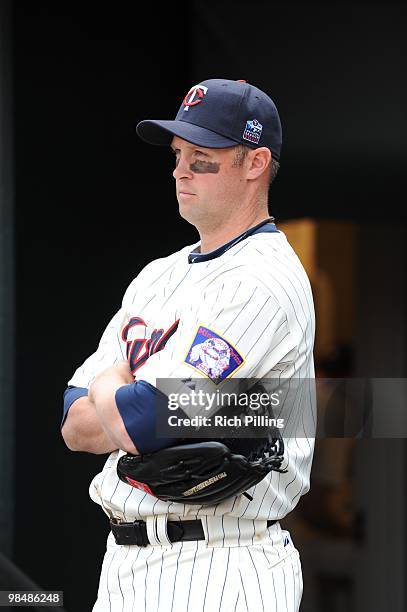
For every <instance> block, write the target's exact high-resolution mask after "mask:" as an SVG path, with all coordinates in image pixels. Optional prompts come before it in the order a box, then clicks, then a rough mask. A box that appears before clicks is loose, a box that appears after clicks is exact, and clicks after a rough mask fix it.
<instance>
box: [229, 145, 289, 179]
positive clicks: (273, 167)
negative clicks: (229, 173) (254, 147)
mask: <svg viewBox="0 0 407 612" xmlns="http://www.w3.org/2000/svg"><path fill="white" fill-rule="evenodd" d="M249 151H251V149H250V147H246V145H242V144H239V145H237V146H236V147H235V157H234V160H233V162H232V165H233V166H234V167H238V166H242V165H243V162H244V159H245V157H246V155H247V154H248V152H249ZM279 169H280V164H279V162H278V161H277V160H275V159H274V158H273V157H272V158H271V164H270V168H269V179H268V182H269V187H270V185H271V183H272V182H273V181H274V179H275V178H276V176H277V172H278V171H279Z"/></svg>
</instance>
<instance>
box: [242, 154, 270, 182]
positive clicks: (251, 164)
mask: <svg viewBox="0 0 407 612" xmlns="http://www.w3.org/2000/svg"><path fill="white" fill-rule="evenodd" d="M247 157H248V159H247V161H248V170H247V175H246V176H247V178H248V179H249V180H254V179H257V178H258V177H259V176H261V175H262V174H263V173H264V172H266V171H267V168H268V167H269V166H270V164H271V152H270V149H268V148H267V147H259V148H258V149H252V150H251V151H249V153H248V155H247Z"/></svg>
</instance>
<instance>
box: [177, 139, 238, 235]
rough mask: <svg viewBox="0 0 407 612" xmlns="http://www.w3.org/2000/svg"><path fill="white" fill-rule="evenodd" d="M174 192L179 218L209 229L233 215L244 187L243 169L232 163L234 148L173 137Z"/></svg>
mask: <svg viewBox="0 0 407 612" xmlns="http://www.w3.org/2000/svg"><path fill="white" fill-rule="evenodd" d="M171 148H172V150H173V151H174V154H175V170H174V172H173V176H174V178H175V181H176V193H177V200H178V204H179V211H180V214H181V216H182V217H183V218H184V219H186V220H187V221H189V223H192V225H195V226H196V227H197V228H198V229H199V228H200V227H202V228H205V229H207V230H208V229H210V228H211V227H217V226H219V224H221V223H222V222H223V221H227V220H228V219H230V215H232V214H236V210H237V208H238V207H237V204H236V203H237V202H239V201H240V194H241V193H242V190H243V188H244V166H242V165H238V164H236V163H234V161H235V156H236V151H235V147H230V148H227V149H208V148H206V147H199V146H197V145H194V144H191V143H190V142H187V141H186V140H183V139H182V138H179V137H178V136H174V138H173V140H172V143H171Z"/></svg>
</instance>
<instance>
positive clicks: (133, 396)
mask: <svg viewBox="0 0 407 612" xmlns="http://www.w3.org/2000/svg"><path fill="white" fill-rule="evenodd" d="M137 133H138V135H139V136H140V137H141V138H142V139H143V140H145V141H147V142H149V143H151V144H156V145H167V146H170V147H171V149H172V150H173V152H174V157H175V164H174V165H175V169H174V172H173V176H174V179H175V187H176V196H177V200H178V205H179V212H180V215H181V216H182V217H183V218H184V219H186V220H187V221H189V222H190V223H191V224H193V225H194V226H195V227H196V229H197V231H198V233H199V237H200V240H199V241H198V242H197V243H195V244H193V245H188V246H186V247H184V248H182V249H181V250H179V251H178V252H176V253H173V254H171V255H169V256H168V257H164V258H162V259H158V260H155V261H152V262H151V263H150V264H148V265H147V266H146V267H145V268H144V269H143V270H142V271H141V272H140V273H139V275H138V276H137V277H136V278H135V279H134V280H133V281H132V282H131V283H130V285H129V287H128V288H127V290H126V292H125V294H124V297H123V300H122V305H121V308H120V310H119V311H118V312H117V313H116V314H115V315H114V316H113V318H112V320H111V322H110V323H109V325H108V326H107V328H106V330H105V331H104V333H103V335H102V338H101V340H100V344H99V346H98V348H97V350H96V351H95V353H94V354H92V355H91V356H90V357H89V358H87V359H86V360H85V362H84V363H83V364H82V365H81V366H80V367H78V369H77V370H76V371H75V373H74V374H73V376H72V378H71V379H70V380H69V381H68V388H67V390H66V391H65V394H64V419H63V427H62V434H63V437H64V440H65V442H66V444H67V445H68V447H69V448H71V449H72V450H78V451H88V452H93V453H110V455H109V457H108V459H107V461H106V463H105V466H104V468H103V470H102V472H101V473H99V474H97V475H96V476H95V477H94V479H93V481H92V482H91V484H90V496H91V498H92V500H93V501H95V502H96V503H97V504H99V505H100V506H101V508H102V510H103V511H104V512H105V513H106V515H107V517H108V518H109V520H110V524H111V526H112V532H111V533H110V534H109V537H108V540H107V550H106V554H105V557H104V560H103V564H102V569H101V576H100V583H99V589H98V595H97V601H96V603H95V606H94V608H93V610H94V612H106V611H107V610H109V611H114V612H119V611H130V610H136V609H137V610H145V611H148V612H153V611H159V612H170V611H173V612H184V611H185V612H187V611H188V610H190V611H193V612H199V611H211V612H213V611H215V610H216V611H218V610H219V611H222V612H226V611H240V612H242V611H256V612H260V611H265V610H268V611H272V612H277V611H279V612H294V611H297V610H298V609H299V605H300V601H301V596H302V574H301V566H300V559H299V553H298V551H297V550H296V548H295V546H294V544H293V542H292V539H291V537H290V534H289V533H288V532H287V531H285V530H284V529H282V528H281V526H280V523H279V521H280V520H281V519H283V518H284V517H285V516H286V515H287V514H288V513H289V512H290V511H291V510H293V508H294V507H295V506H296V504H297V503H298V501H299V499H300V497H301V496H302V495H303V494H305V493H306V492H307V491H308V489H309V477H310V469H311V461H312V455H313V437H312V436H310V435H309V432H308V430H307V427H306V423H307V422H311V423H314V422H315V419H314V410H315V406H314V402H313V389H312V382H313V379H314V364H313V344H314V327H315V326H314V310H313V300H312V293H311V289H310V283H309V281H308V278H307V275H306V273H305V271H304V269H303V266H302V265H301V263H300V261H299V259H298V257H297V256H296V254H295V253H294V251H293V249H292V248H291V246H290V245H289V243H288V241H287V239H286V237H285V235H284V234H283V233H282V232H281V231H279V230H278V228H277V227H276V225H275V223H274V219H273V218H272V217H270V216H269V212H268V190H269V185H270V183H271V182H272V180H273V179H274V177H275V175H276V173H277V170H278V167H279V158H280V149H281V124H280V119H279V115H278V112H277V108H276V106H275V104H274V103H273V101H272V100H271V98H270V97H269V96H268V95H266V94H265V93H264V92H263V91H261V90H260V89H258V88H256V87H254V86H253V85H251V84H248V83H246V82H245V81H232V80H224V79H210V80H207V81H204V82H202V83H200V84H198V85H195V86H193V87H191V88H190V90H189V91H188V92H187V94H186V95H185V96H184V97H183V99H182V103H181V106H180V109H179V111H178V114H177V116H176V118H175V120H146V121H141V122H140V123H139V124H138V126H137ZM163 379H176V380H179V381H183V383H185V381H187V382H188V381H190V380H192V379H193V380H194V381H198V383H199V384H201V385H202V388H212V389H213V388H216V389H221V388H222V385H224V384H225V383H226V382H228V381H229V382H230V381H231V382H233V381H242V380H246V379H261V380H266V379H271V380H276V381H279V382H281V381H282V380H284V381H289V382H290V384H291V382H292V381H294V380H295V381H297V386H296V387H295V388H296V391H295V394H294V399H293V400H292V402H291V404H290V406H291V408H290V415H291V416H290V417H289V418H291V419H294V420H295V421H296V426H297V429H296V431H297V433H298V435H295V436H292V437H289V438H285V440H284V441H285V447H284V458H283V463H282V468H283V471H278V472H276V471H271V472H270V473H268V474H267V475H266V476H265V477H264V478H263V479H262V480H260V482H258V483H257V484H255V485H254V486H252V487H250V489H249V490H247V491H246V492H245V494H239V495H233V496H231V497H227V498H226V499H224V500H223V501H221V502H220V503H215V504H212V505H208V504H203V503H202V504H197V503H195V504H194V503H183V502H180V501H165V500H163V499H159V498H158V497H155V496H154V495H153V494H152V493H151V488H149V486H147V485H146V484H143V483H140V482H133V483H132V484H133V485H134V486H132V484H130V482H131V480H128V481H127V482H124V481H123V480H122V479H120V478H119V476H118V471H117V466H118V462H119V460H120V459H121V458H122V457H123V456H127V455H126V454H128V453H130V454H131V455H135V456H136V457H137V456H139V455H141V457H144V456H146V457H147V456H150V454H151V453H159V452H161V451H162V449H164V448H166V447H171V445H175V444H178V443H179V440H177V439H176V436H174V438H171V436H168V437H167V438H165V437H162V436H160V437H158V436H157V435H156V418H157V414H156V411H157V397H160V393H161V392H160V390H159V387H160V381H161V380H163ZM298 381H300V383H301V384H298ZM293 388H294V387H293ZM207 484H208V483H206V485H207ZM206 485H205V486H206Z"/></svg>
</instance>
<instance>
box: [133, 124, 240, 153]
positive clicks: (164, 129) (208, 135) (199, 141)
mask: <svg viewBox="0 0 407 612" xmlns="http://www.w3.org/2000/svg"><path fill="white" fill-rule="evenodd" d="M136 132H137V134H138V135H139V136H140V138H141V139H142V140H144V141H145V142H149V143H150V144H153V145H170V144H171V141H172V139H173V137H174V136H179V137H180V138H183V139H184V140H187V141H188V142H191V143H192V144H195V145H198V146H200V147H208V148H212V149H222V148H226V147H234V146H236V145H237V144H239V143H238V142H236V141H235V140H231V139H230V138H226V137H225V136H221V135H220V134H217V133H216V132H211V131H210V130H207V129H206V128H203V127H200V126H199V125H195V124H193V123H188V121H179V120H164V119H163V120H161V119H146V120H145V121H140V123H138V124H137V126H136Z"/></svg>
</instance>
